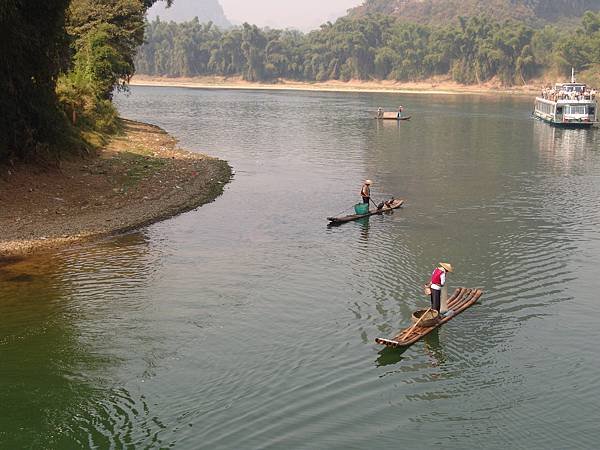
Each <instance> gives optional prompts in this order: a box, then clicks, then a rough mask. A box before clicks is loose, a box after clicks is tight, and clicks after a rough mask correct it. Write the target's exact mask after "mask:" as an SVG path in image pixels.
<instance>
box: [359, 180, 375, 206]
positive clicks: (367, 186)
mask: <svg viewBox="0 0 600 450" xmlns="http://www.w3.org/2000/svg"><path fill="white" fill-rule="evenodd" d="M371 184H373V182H372V181H371V180H365V182H364V183H363V185H362V188H361V189H360V196H361V197H362V200H363V203H366V204H369V202H370V201H371Z"/></svg>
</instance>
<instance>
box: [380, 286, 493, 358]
mask: <svg viewBox="0 0 600 450" xmlns="http://www.w3.org/2000/svg"><path fill="white" fill-rule="evenodd" d="M482 295H483V291H482V290H480V289H467V288H458V289H456V291H455V292H454V294H453V295H452V297H450V298H449V299H448V308H450V309H451V310H452V311H453V312H454V313H453V314H452V315H450V316H447V317H444V318H437V317H436V318H433V319H430V320H423V318H421V317H419V318H418V320H417V321H416V322H415V324H413V325H412V326H410V327H408V328H405V329H404V330H402V331H400V332H399V333H398V334H396V335H395V336H394V337H393V338H391V339H386V338H377V339H375V342H377V343H378V344H381V345H385V346H387V347H395V348H407V347H410V346H411V345H412V344H414V343H415V342H417V341H418V340H420V339H422V338H424V337H425V336H427V335H428V334H429V333H431V332H432V331H433V330H435V329H436V328H438V327H440V326H442V325H443V324H445V323H446V322H449V321H450V320H452V319H453V318H454V317H456V316H457V315H459V314H460V313H461V312H463V311H464V310H466V309H467V308H469V307H471V306H473V305H474V304H475V303H476V302H477V300H479V298H480V297H481V296H482ZM428 311H429V310H428ZM434 312H435V311H434ZM422 315H423V314H422ZM422 315H421V316H422Z"/></svg>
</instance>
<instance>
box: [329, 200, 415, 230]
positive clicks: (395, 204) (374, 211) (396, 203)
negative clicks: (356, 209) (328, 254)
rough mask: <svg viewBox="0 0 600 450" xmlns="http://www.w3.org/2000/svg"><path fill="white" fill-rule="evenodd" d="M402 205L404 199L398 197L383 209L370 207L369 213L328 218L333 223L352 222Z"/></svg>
mask: <svg viewBox="0 0 600 450" xmlns="http://www.w3.org/2000/svg"><path fill="white" fill-rule="evenodd" d="M402 205H404V200H401V199H397V200H394V202H393V203H392V204H391V206H384V207H383V208H381V209H370V210H369V212H368V213H367V214H351V215H349V216H343V217H328V218H327V220H329V223H330V224H331V225H334V224H342V223H347V222H352V221H354V220H359V219H362V218H364V217H370V216H373V215H375V214H383V213H384V212H389V211H392V210H394V209H398V208H400V207H402Z"/></svg>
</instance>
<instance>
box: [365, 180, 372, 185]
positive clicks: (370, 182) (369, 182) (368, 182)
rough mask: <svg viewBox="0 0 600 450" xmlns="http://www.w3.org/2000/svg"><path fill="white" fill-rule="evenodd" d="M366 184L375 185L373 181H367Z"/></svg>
mask: <svg viewBox="0 0 600 450" xmlns="http://www.w3.org/2000/svg"><path fill="white" fill-rule="evenodd" d="M365 184H373V182H372V181H371V180H365Z"/></svg>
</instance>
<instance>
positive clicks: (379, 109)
mask: <svg viewBox="0 0 600 450" xmlns="http://www.w3.org/2000/svg"><path fill="white" fill-rule="evenodd" d="M377 118H378V119H383V108H382V107H381V106H380V107H379V108H377Z"/></svg>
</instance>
